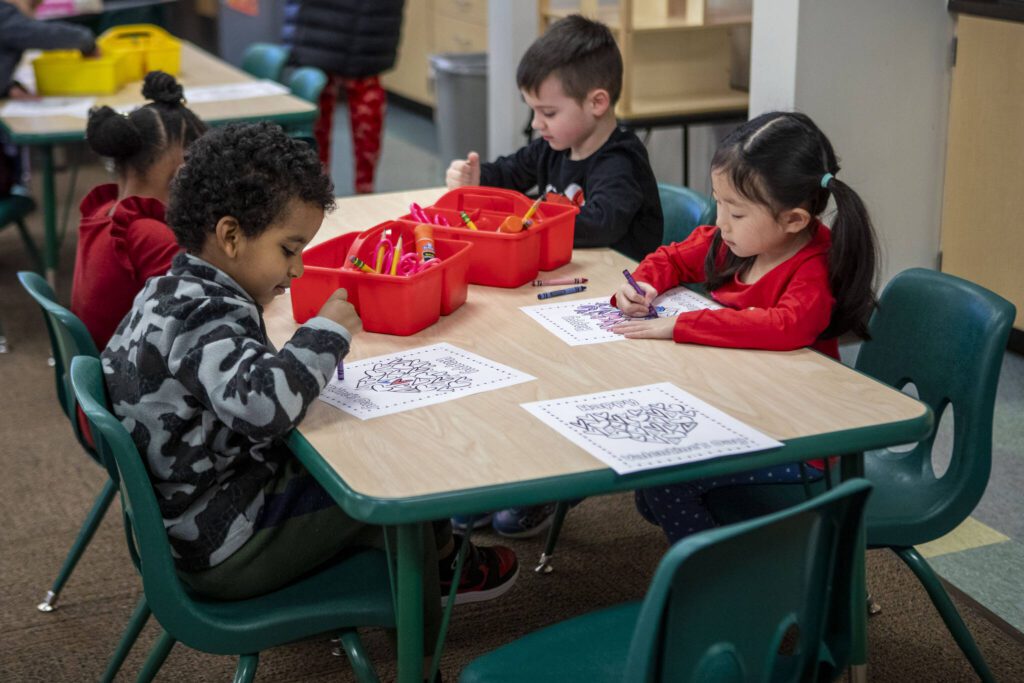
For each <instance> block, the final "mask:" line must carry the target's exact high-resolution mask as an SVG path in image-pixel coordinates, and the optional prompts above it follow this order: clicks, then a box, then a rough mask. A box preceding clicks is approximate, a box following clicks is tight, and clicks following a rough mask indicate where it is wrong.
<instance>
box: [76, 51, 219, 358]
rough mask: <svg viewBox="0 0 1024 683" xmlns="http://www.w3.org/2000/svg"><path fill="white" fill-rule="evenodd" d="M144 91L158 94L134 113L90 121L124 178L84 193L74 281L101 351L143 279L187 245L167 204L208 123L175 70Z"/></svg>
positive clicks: (151, 78)
mask: <svg viewBox="0 0 1024 683" xmlns="http://www.w3.org/2000/svg"><path fill="white" fill-rule="evenodd" d="M142 94H143V96H144V97H145V98H146V99H148V100H152V102H150V103H149V104H147V105H146V106H144V107H140V108H139V109H136V110H135V111H133V112H131V113H130V114H127V115H122V114H119V113H118V112H116V111H114V110H113V109H111V108H110V107H100V108H98V109H94V110H93V111H91V112H90V113H89V122H88V124H87V126H86V138H87V139H88V142H89V146H90V147H91V148H92V149H93V151H94V152H96V153H97V154H99V155H101V156H104V157H107V158H109V159H111V160H112V161H113V166H114V171H115V173H116V175H117V179H118V184H116V185H115V184H113V183H111V184H107V185H99V186H97V187H95V188H93V189H92V190H91V191H90V192H89V194H88V195H86V197H85V199H83V200H82V204H81V210H82V221H81V223H80V224H79V227H78V247H77V250H76V253H75V275H74V279H73V281H72V285H71V311H72V312H73V313H74V314H75V315H77V316H78V317H79V318H81V320H82V322H83V323H85V326H86V328H88V330H89V334H91V335H92V338H93V341H95V342H96V347H97V348H98V349H100V350H101V351H102V350H103V347H105V346H106V345H107V341H108V340H109V339H110V337H111V336H112V335H113V334H114V330H115V329H117V325H118V323H120V322H121V318H123V317H124V316H125V314H126V313H127V312H128V310H129V309H130V308H131V306H132V301H133V300H134V299H135V295H136V294H138V293H139V291H140V290H141V289H142V285H143V284H145V282H146V280H147V279H149V278H150V277H152V276H153V275H163V274H164V273H166V272H167V269H168V268H170V265H171V259H173V258H174V255H175V254H177V253H178V251H180V248H179V247H178V243H177V242H176V241H175V239H174V233H172V232H171V229H170V228H168V227H167V223H166V222H165V221H164V204H165V203H166V202H167V196H168V193H169V191H170V185H171V178H172V177H173V176H174V173H175V171H177V169H178V167H179V166H181V164H182V162H183V161H184V150H185V148H186V147H187V146H188V145H189V144H191V143H192V141H193V140H195V139H196V138H198V137H199V136H200V135H202V134H203V133H204V132H205V131H206V124H204V123H203V122H202V121H201V120H199V117H197V116H196V115H195V114H194V113H192V111H191V110H190V109H188V107H186V106H185V100H184V97H183V90H182V87H181V85H179V84H178V82H177V81H176V80H175V79H174V77H173V76H171V75H169V74H166V73H164V72H162V71H152V72H150V73H148V74H147V75H146V78H145V81H144V82H143V86H142Z"/></svg>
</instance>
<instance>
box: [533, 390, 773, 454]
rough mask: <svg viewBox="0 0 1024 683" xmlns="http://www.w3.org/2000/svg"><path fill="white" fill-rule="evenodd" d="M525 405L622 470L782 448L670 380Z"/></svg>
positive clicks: (584, 447) (540, 418) (560, 430)
mask: <svg viewBox="0 0 1024 683" xmlns="http://www.w3.org/2000/svg"><path fill="white" fill-rule="evenodd" d="M521 405H522V407H523V408H525V409H526V410H528V411H530V413H532V414H533V415H534V417H536V418H538V419H539V420H541V421H542V422H544V424H546V425H547V426H549V427H551V428H552V429H554V430H555V431H556V432H558V433H559V434H561V435H562V436H564V437H565V438H567V439H569V440H570V441H572V442H573V443H574V444H576V445H577V446H579V447H580V448H582V449H583V450H585V451H587V452H588V453H590V454H591V455H593V456H594V457H595V458H597V459H598V460H600V461H601V462H603V463H605V464H606V465H608V466H609V467H611V468H612V469H613V470H615V471H616V472H617V473H619V474H629V473H631V472H639V471H641V470H648V469H655V468H658V467H668V466H670V465H680V464H682V463H687V462H694V461H696V460H709V459H711V458H718V457H721V456H725V455H733V454H736V453H751V452H753V451H763V450H768V449H771V448H778V447H780V446H782V444H781V443H779V442H778V441H776V440H774V439H771V438H769V437H767V436H765V435H764V434H762V433H761V432H758V431H757V430H755V429H753V428H752V427H750V426H748V425H746V424H744V423H742V422H740V421H739V420H737V419H735V418H732V417H730V416H728V415H726V414H725V413H723V412H722V411H721V410H718V409H717V408H714V407H712V406H710V405H708V404H707V403H705V402H704V401H701V400H700V399H699V398H697V397H696V396H693V395H691V394H688V393H687V392H685V391H683V390H682V389H680V388H679V387H677V386H675V385H674V384H670V383H669V382H661V383H659V384H648V385H646V386H641V387H630V388H627V389H617V390H613V391H602V392H601V393H597V394H587V395H584V396H568V397H566V398H559V399H555V400H553V401H535V402H533V403H523V404H521Z"/></svg>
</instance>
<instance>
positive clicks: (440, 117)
mask: <svg viewBox="0 0 1024 683" xmlns="http://www.w3.org/2000/svg"><path fill="white" fill-rule="evenodd" d="M430 70H431V73H432V75H433V78H434V84H435V89H434V92H435V94H436V95H437V107H436V108H435V109H434V123H435V125H436V126H437V151H438V154H439V155H440V157H441V162H442V163H444V164H447V163H448V162H449V161H451V160H452V159H464V158H466V155H467V154H469V152H471V151H474V152H479V153H480V158H481V160H486V159H487V158H488V157H487V53H486V52H465V53H442V54H437V55H430Z"/></svg>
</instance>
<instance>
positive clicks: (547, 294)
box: [537, 285, 587, 299]
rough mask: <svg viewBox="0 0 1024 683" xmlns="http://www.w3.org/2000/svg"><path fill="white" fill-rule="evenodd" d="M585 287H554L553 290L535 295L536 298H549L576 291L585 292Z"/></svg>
mask: <svg viewBox="0 0 1024 683" xmlns="http://www.w3.org/2000/svg"><path fill="white" fill-rule="evenodd" d="M585 291H587V288H586V287H584V286H583V285H580V286H579V287H569V288H568V289H556V290H555V291H553V292H541V293H540V294H538V295H537V298H538V299H550V298H551V297H553V296H562V295H564V294H575V293H576V292H585Z"/></svg>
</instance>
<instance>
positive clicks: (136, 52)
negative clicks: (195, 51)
mask: <svg viewBox="0 0 1024 683" xmlns="http://www.w3.org/2000/svg"><path fill="white" fill-rule="evenodd" d="M96 44H97V45H98V46H99V49H100V53H102V54H105V55H106V54H111V55H114V54H117V55H123V56H124V57H126V59H127V60H128V69H129V72H128V73H129V76H128V79H127V80H129V81H140V80H142V78H143V77H144V76H145V75H146V74H147V73H149V72H150V71H158V70H159V71H166V72H167V73H169V74H171V75H173V76H177V75H178V72H179V71H181V41H179V40H178V39H177V38H175V37H174V36H172V35H171V34H170V33H168V32H167V31H165V30H163V29H162V28H160V27H159V26H155V25H153V24H127V25H125V26H115V27H114V28H111V29H108V30H107V31H104V33H103V35H101V36H100V37H99V38H98V39H97V40H96Z"/></svg>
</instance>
